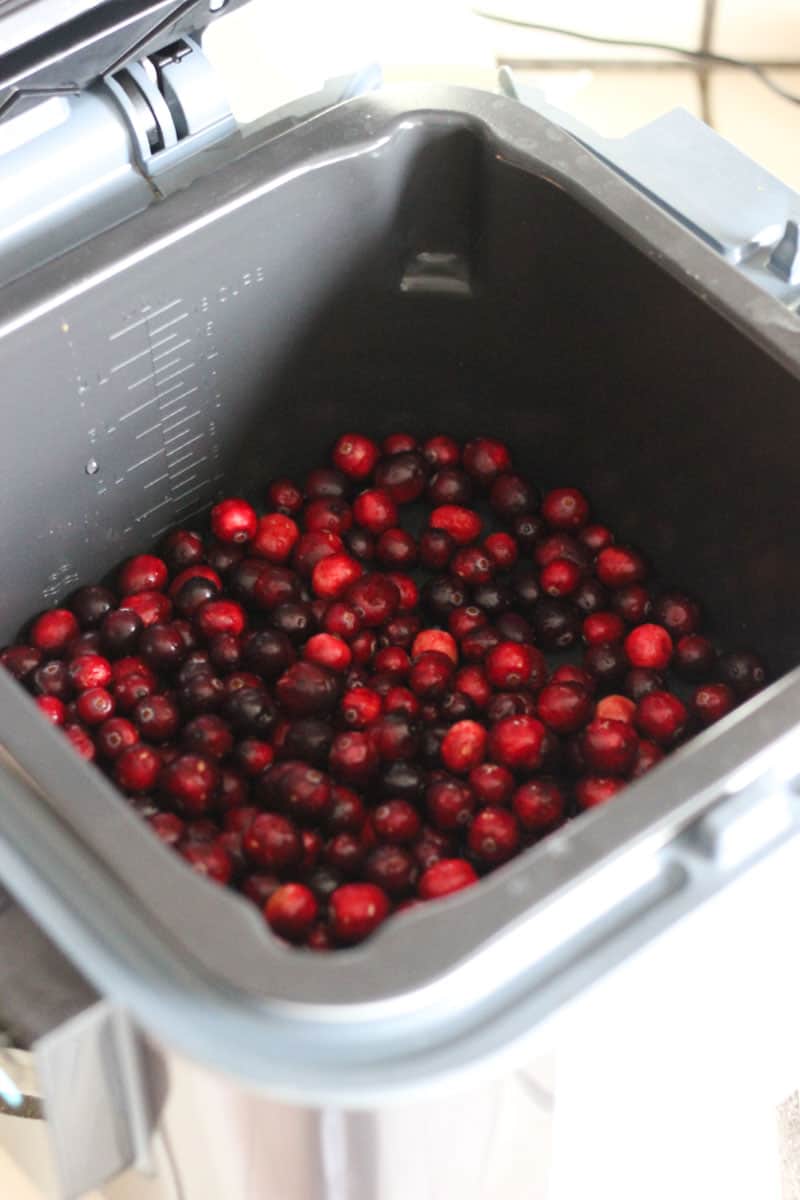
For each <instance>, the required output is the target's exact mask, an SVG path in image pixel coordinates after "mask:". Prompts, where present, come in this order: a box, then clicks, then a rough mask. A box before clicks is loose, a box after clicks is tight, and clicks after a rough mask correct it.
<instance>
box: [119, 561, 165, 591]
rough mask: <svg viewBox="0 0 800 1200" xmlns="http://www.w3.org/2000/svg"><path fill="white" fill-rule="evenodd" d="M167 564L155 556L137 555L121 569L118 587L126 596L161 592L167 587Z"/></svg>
mask: <svg viewBox="0 0 800 1200" xmlns="http://www.w3.org/2000/svg"><path fill="white" fill-rule="evenodd" d="M168 578H169V573H168V571H167V564H166V563H165V562H164V560H163V559H161V558H156V556H155V555H154V554H137V555H136V556H135V557H134V558H129V559H128V561H127V562H126V563H125V564H124V566H123V567H122V568H121V569H120V572H119V580H118V587H119V590H120V592H122V593H123V595H124V594H128V593H129V594H131V595H132V594H133V593H135V592H160V591H162V590H163V589H164V588H165V587H166V586H167V580H168Z"/></svg>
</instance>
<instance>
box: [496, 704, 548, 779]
mask: <svg viewBox="0 0 800 1200" xmlns="http://www.w3.org/2000/svg"><path fill="white" fill-rule="evenodd" d="M544 733H545V730H544V725H542V723H541V721H537V720H536V719H535V717H530V716H512V717H504V718H503V719H502V720H500V721H498V722H497V724H496V725H494V726H493V727H492V729H491V731H490V733H489V757H490V758H491V759H492V760H493V761H496V762H499V763H500V764H501V766H504V767H508V768H509V769H510V770H512V771H513V770H522V771H535V770H537V769H538V768H539V767H540V766H541V761H542V747H543V743H544Z"/></svg>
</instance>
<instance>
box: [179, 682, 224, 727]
mask: <svg viewBox="0 0 800 1200" xmlns="http://www.w3.org/2000/svg"><path fill="white" fill-rule="evenodd" d="M224 699H225V688H224V686H223V683H222V680H221V679H219V678H218V677H217V676H216V675H211V674H210V673H209V672H208V671H198V672H197V673H196V674H194V675H191V676H190V677H189V678H188V679H186V680H185V681H184V682H182V683H181V684H180V686H179V688H178V703H179V704H180V706H181V709H182V711H183V712H185V713H187V714H190V715H193V716H195V715H197V714H199V713H206V712H216V711H217V709H218V708H219V707H220V706H221V705H222V703H223V701H224ZM228 719H230V718H228Z"/></svg>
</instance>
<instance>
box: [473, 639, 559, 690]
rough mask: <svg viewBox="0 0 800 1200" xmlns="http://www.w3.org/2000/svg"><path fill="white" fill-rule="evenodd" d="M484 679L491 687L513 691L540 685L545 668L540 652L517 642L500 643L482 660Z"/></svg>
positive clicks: (544, 674)
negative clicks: (484, 672)
mask: <svg viewBox="0 0 800 1200" xmlns="http://www.w3.org/2000/svg"><path fill="white" fill-rule="evenodd" d="M484 670H485V671H486V678H487V679H488V680H489V683H490V684H491V685H492V687H495V688H502V689H513V688H518V687H527V686H528V685H530V684H531V683H533V686H536V683H537V682H538V683H541V682H543V681H544V679H545V678H546V673H547V668H546V666H545V664H544V659H543V657H542V654H541V652H540V651H538V650H536V649H534V647H533V646H526V645H522V644H520V643H518V642H500V643H499V645H497V646H494V647H493V648H492V649H491V650H490V651H489V653H488V654H487V655H486V659H485V660H484Z"/></svg>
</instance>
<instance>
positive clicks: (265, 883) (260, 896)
mask: <svg viewBox="0 0 800 1200" xmlns="http://www.w3.org/2000/svg"><path fill="white" fill-rule="evenodd" d="M280 886H281V881H280V879H278V877H277V875H270V874H267V873H266V872H265V871H251V872H250V874H249V875H247V876H245V878H244V879H243V880H242V883H241V889H242V895H244V896H246V897H247V899H248V900H252V902H253V904H255V905H256V906H257V907H258V908H260V909H263V908H264V905H265V904H266V903H267V901H268V900H269V898H270V896H272V895H273V894H274V893H275V892H277V890H278V888H279V887H280Z"/></svg>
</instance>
